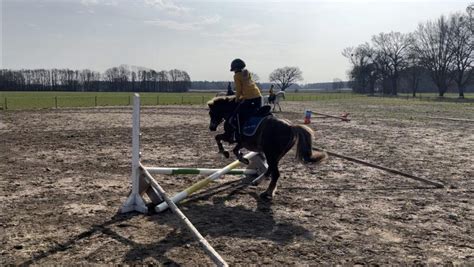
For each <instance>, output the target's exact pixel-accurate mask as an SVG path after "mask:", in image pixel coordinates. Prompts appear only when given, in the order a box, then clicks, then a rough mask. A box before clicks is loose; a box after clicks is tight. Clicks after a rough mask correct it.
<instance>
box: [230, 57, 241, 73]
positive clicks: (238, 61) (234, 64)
mask: <svg viewBox="0 0 474 267" xmlns="http://www.w3.org/2000/svg"><path fill="white" fill-rule="evenodd" d="M243 68H245V62H244V61H243V60H242V59H240V58H236V59H234V60H232V63H230V71H235V70H241V69H243Z"/></svg>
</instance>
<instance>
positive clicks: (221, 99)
mask: <svg viewBox="0 0 474 267" xmlns="http://www.w3.org/2000/svg"><path fill="white" fill-rule="evenodd" d="M231 102H235V95H231V96H216V97H214V98H213V99H211V100H209V101H208V102H207V105H208V106H209V107H211V106H214V105H219V104H227V103H231Z"/></svg>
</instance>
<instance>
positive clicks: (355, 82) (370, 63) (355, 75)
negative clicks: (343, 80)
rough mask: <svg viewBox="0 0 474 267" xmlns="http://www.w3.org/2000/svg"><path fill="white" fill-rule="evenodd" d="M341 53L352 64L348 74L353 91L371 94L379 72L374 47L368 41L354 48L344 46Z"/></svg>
mask: <svg viewBox="0 0 474 267" xmlns="http://www.w3.org/2000/svg"><path fill="white" fill-rule="evenodd" d="M342 55H343V56H344V57H346V58H347V59H349V61H350V62H351V64H352V69H351V70H350V71H349V73H348V74H349V78H350V80H351V83H352V89H353V90H354V92H357V93H369V94H371V95H373V94H374V93H375V83H376V81H377V79H378V77H379V73H380V70H379V68H378V63H377V62H378V61H377V54H376V53H375V51H374V49H373V48H372V47H371V46H370V45H369V44H368V43H364V44H361V45H359V46H358V47H356V48H354V47H348V48H345V49H344V50H343V51H342Z"/></svg>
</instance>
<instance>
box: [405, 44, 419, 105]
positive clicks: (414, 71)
mask: <svg viewBox="0 0 474 267" xmlns="http://www.w3.org/2000/svg"><path fill="white" fill-rule="evenodd" d="M407 63H408V65H407V67H406V68H405V70H403V75H402V76H404V77H406V79H407V81H408V85H409V87H410V88H411V91H412V96H413V97H416V94H417V91H418V86H419V84H420V81H421V75H422V74H423V67H422V66H421V64H420V59H419V57H418V55H417V54H416V52H415V51H414V50H413V46H410V49H409V52H408V55H407Z"/></svg>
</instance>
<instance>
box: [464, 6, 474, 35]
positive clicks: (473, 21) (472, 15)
mask: <svg viewBox="0 0 474 267" xmlns="http://www.w3.org/2000/svg"><path fill="white" fill-rule="evenodd" d="M466 12H467V15H468V17H469V28H470V29H471V32H472V34H473V36H474V3H471V4H469V6H467V8H466Z"/></svg>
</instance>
